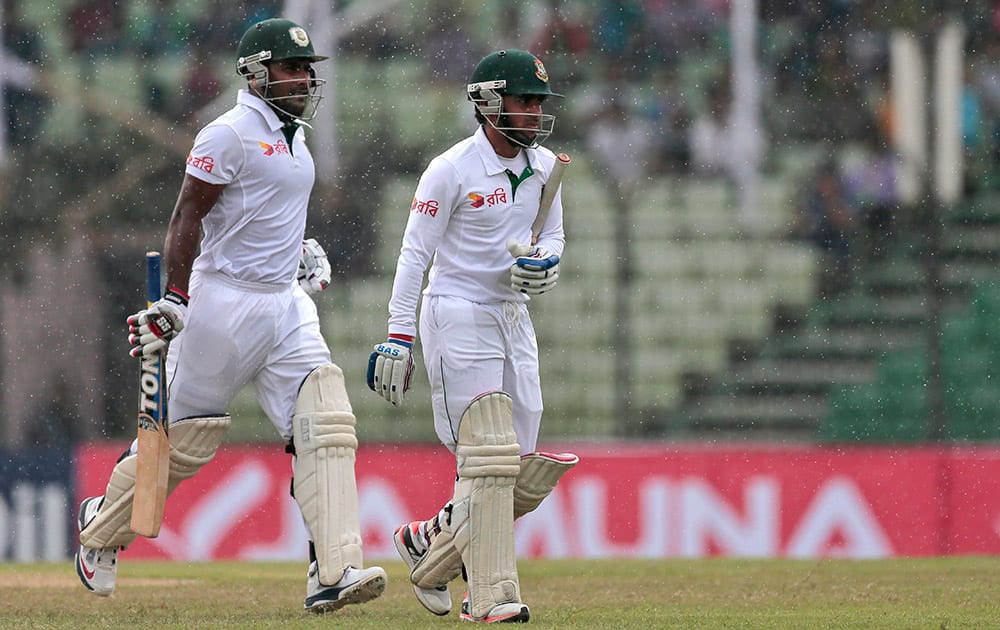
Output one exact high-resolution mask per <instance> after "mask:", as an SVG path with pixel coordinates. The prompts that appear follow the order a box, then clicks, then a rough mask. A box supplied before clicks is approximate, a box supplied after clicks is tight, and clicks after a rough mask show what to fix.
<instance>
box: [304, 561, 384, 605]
mask: <svg viewBox="0 0 1000 630" xmlns="http://www.w3.org/2000/svg"><path fill="white" fill-rule="evenodd" d="M385 584H386V577H385V571H383V570H382V568H381V567H368V568H367V569H355V568H354V567H347V569H345V570H344V575H343V576H342V577H341V578H340V581H338V582H337V583H336V584H334V585H333V586H327V585H325V584H321V583H320V581H319V565H318V564H317V563H316V561H315V560H314V561H313V562H312V563H311V564H310V565H309V580H308V581H307V582H306V603H305V609H306V610H308V611H310V612H314V613H326V612H332V611H334V610H340V609H341V608H343V607H344V606H346V605H348V604H363V603H365V602H370V601H371V600H373V599H375V598H376V597H378V596H379V595H381V594H382V591H384V590H385Z"/></svg>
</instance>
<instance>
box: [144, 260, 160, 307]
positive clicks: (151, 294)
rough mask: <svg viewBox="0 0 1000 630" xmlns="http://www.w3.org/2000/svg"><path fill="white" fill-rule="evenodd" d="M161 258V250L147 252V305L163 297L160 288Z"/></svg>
mask: <svg viewBox="0 0 1000 630" xmlns="http://www.w3.org/2000/svg"><path fill="white" fill-rule="evenodd" d="M160 258H161V257H160V252H146V302H147V305H148V304H152V303H153V302H156V301H157V300H159V299H160V298H161V297H163V295H162V292H161V290H160Z"/></svg>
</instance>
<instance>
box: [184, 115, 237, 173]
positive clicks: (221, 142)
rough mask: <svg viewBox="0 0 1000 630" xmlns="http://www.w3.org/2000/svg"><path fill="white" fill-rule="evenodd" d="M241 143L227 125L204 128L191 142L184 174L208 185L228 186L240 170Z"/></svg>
mask: <svg viewBox="0 0 1000 630" xmlns="http://www.w3.org/2000/svg"><path fill="white" fill-rule="evenodd" d="M243 160H244V152H243V143H242V141H241V140H240V137H239V135H238V134H237V133H236V131H235V130H234V129H233V128H232V127H230V126H228V125H220V124H215V125H208V126H207V127H205V128H204V129H202V130H201V131H200V132H199V133H198V136H197V137H195V139H194V146H193V147H192V148H191V153H189V154H188V157H187V166H186V167H185V169H184V172H185V173H187V174H188V175H191V176H192V177H197V178H198V179H200V180H202V181H204V182H207V183H209V184H229V183H231V182H232V181H233V180H234V179H236V174H237V173H239V172H240V169H241V168H242V167H243Z"/></svg>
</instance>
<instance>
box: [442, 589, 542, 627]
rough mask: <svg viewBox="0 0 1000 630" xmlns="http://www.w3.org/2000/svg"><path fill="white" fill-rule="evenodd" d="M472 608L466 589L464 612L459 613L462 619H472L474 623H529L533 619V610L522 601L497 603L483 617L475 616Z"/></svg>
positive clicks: (463, 602) (463, 598)
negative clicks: (529, 609)
mask: <svg viewBox="0 0 1000 630" xmlns="http://www.w3.org/2000/svg"><path fill="white" fill-rule="evenodd" d="M470 610H471V609H470V607H469V592H468V591H466V592H465V595H463V596H462V612H461V613H460V615H459V617H461V619H462V621H471V622H473V623H528V620H529V619H531V612H530V611H528V607H527V606H525V605H524V604H522V603H520V602H508V603H506V604H497V605H496V606H494V607H493V608H492V609H490V612H488V613H486V616H485V617H483V618H482V619H476V618H475V617H473V616H472V613H471V612H470Z"/></svg>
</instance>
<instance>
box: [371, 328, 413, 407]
mask: <svg viewBox="0 0 1000 630" xmlns="http://www.w3.org/2000/svg"><path fill="white" fill-rule="evenodd" d="M412 349H413V337H410V336H409V335H389V339H388V341H386V342H385V343H380V344H377V345H376V346H375V349H374V350H373V351H372V353H371V356H369V357H368V387H369V388H371V390H372V391H373V392H375V393H376V394H378V395H379V396H381V397H382V398H385V399H386V400H388V401H389V402H391V403H392V404H394V405H399V404H402V402H403V394H405V393H406V390H408V389H409V388H410V375H411V374H413V355H412V353H411V350H412Z"/></svg>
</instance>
